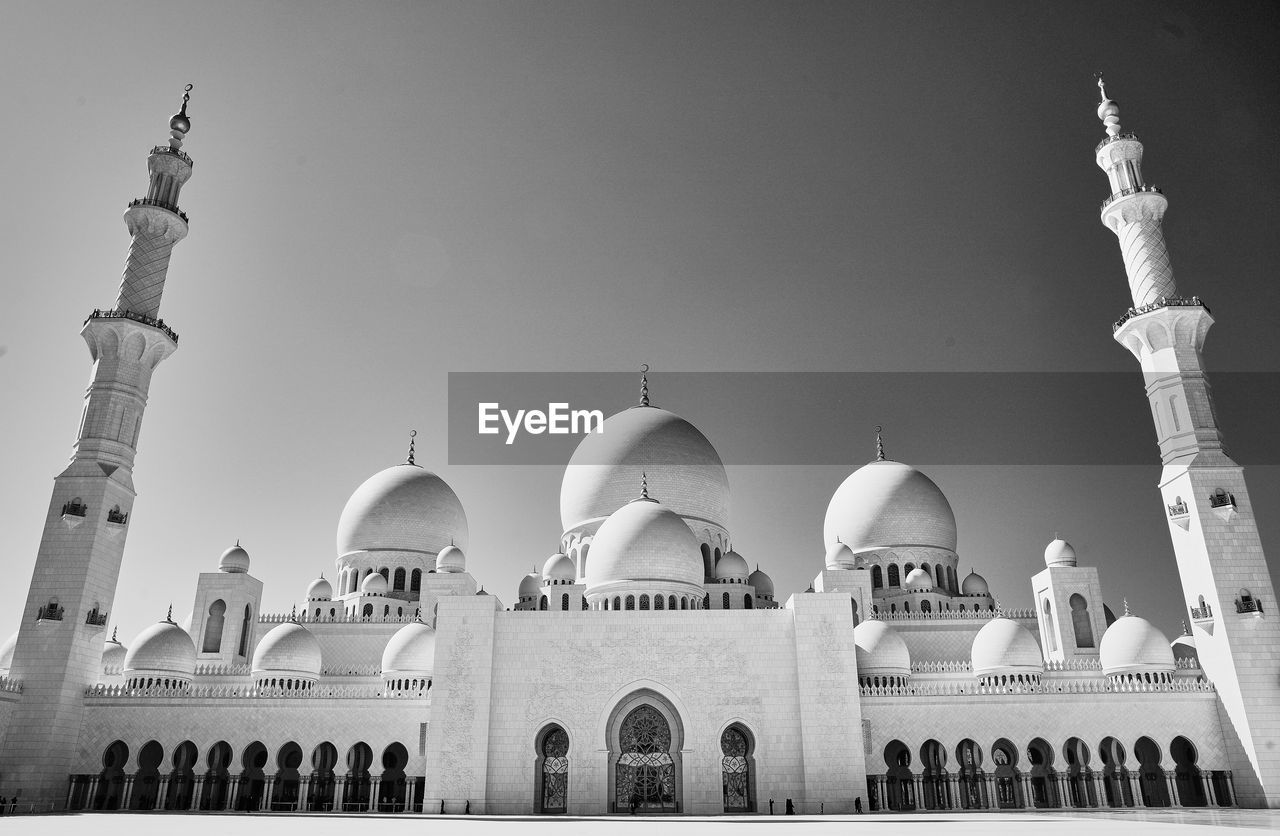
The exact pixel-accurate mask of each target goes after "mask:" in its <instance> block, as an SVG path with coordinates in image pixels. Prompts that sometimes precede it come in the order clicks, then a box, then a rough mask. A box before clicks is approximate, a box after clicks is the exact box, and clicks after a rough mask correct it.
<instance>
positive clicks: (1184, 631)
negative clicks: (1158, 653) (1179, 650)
mask: <svg viewBox="0 0 1280 836" xmlns="http://www.w3.org/2000/svg"><path fill="white" fill-rule="evenodd" d="M1182 635H1184V636H1189V635H1191V631H1190V630H1188V629H1187V620H1186V619H1185V618H1184V619H1182Z"/></svg>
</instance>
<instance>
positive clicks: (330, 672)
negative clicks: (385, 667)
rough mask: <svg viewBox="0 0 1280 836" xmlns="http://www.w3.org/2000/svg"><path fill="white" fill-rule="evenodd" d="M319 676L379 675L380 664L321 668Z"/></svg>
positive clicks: (380, 673)
mask: <svg viewBox="0 0 1280 836" xmlns="http://www.w3.org/2000/svg"><path fill="white" fill-rule="evenodd" d="M320 675H321V676H381V675H382V666H381V665H346V666H343V667H341V668H323V669H321V671H320Z"/></svg>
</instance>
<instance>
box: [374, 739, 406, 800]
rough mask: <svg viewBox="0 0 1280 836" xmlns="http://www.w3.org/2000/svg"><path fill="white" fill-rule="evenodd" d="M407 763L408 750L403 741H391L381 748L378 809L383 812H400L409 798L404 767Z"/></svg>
mask: <svg viewBox="0 0 1280 836" xmlns="http://www.w3.org/2000/svg"><path fill="white" fill-rule="evenodd" d="M408 765H409V750H408V749H406V748H404V744H403V743H399V742H396V743H392V744H391V745H390V746H388V747H387V748H386V749H384V750H382V779H381V780H380V781H379V782H378V809H379V810H380V811H382V812H384V813H398V812H402V811H404V810H406V809H408V807H407V802H408V799H409V794H408V786H409V782H408V779H407V778H406V777H405V774H404V768H405V767H406V766H408Z"/></svg>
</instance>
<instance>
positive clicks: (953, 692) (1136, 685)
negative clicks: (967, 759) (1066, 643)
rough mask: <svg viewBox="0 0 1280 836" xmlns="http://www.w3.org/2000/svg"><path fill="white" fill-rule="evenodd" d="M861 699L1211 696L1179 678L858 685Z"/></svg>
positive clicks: (1200, 684) (1208, 686) (1206, 685)
mask: <svg viewBox="0 0 1280 836" xmlns="http://www.w3.org/2000/svg"><path fill="white" fill-rule="evenodd" d="M858 690H859V692H860V693H861V695H862V696H864V697H988V696H1000V695H1007V694H1017V695H1020V696H1028V697H1038V696H1049V697H1052V696H1056V695H1060V694H1132V693H1152V694H1155V693H1163V694H1170V693H1173V694H1187V693H1212V692H1213V690H1214V688H1213V683H1211V682H1207V681H1204V680H1201V679H1192V678H1190V677H1187V678H1179V679H1171V680H1169V681H1167V682H1146V681H1136V680H1135V681H1119V682H1117V681H1113V680H1111V679H1104V678H1101V677H1098V678H1091V679H1072V680H1062V679H1054V680H1050V681H1047V682H1046V681H1044V680H1042V681H1041V682H1039V683H1038V684H1033V683H1027V682H1019V683H1009V684H1006V685H991V684H982V683H980V682H976V681H973V680H969V681H966V682H958V681H946V680H944V681H941V682H937V681H935V682H915V683H911V684H908V685H894V686H873V685H864V686H861V687H860V688H859V689H858Z"/></svg>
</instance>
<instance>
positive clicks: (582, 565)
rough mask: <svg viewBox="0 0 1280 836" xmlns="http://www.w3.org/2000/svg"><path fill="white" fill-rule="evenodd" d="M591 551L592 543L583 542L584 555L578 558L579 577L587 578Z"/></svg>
mask: <svg viewBox="0 0 1280 836" xmlns="http://www.w3.org/2000/svg"><path fill="white" fill-rule="evenodd" d="M590 551H591V544H590V543H583V544H582V557H581V558H580V559H579V560H578V577H580V578H585V577H586V576H587V554H588V553H589V552H590Z"/></svg>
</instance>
